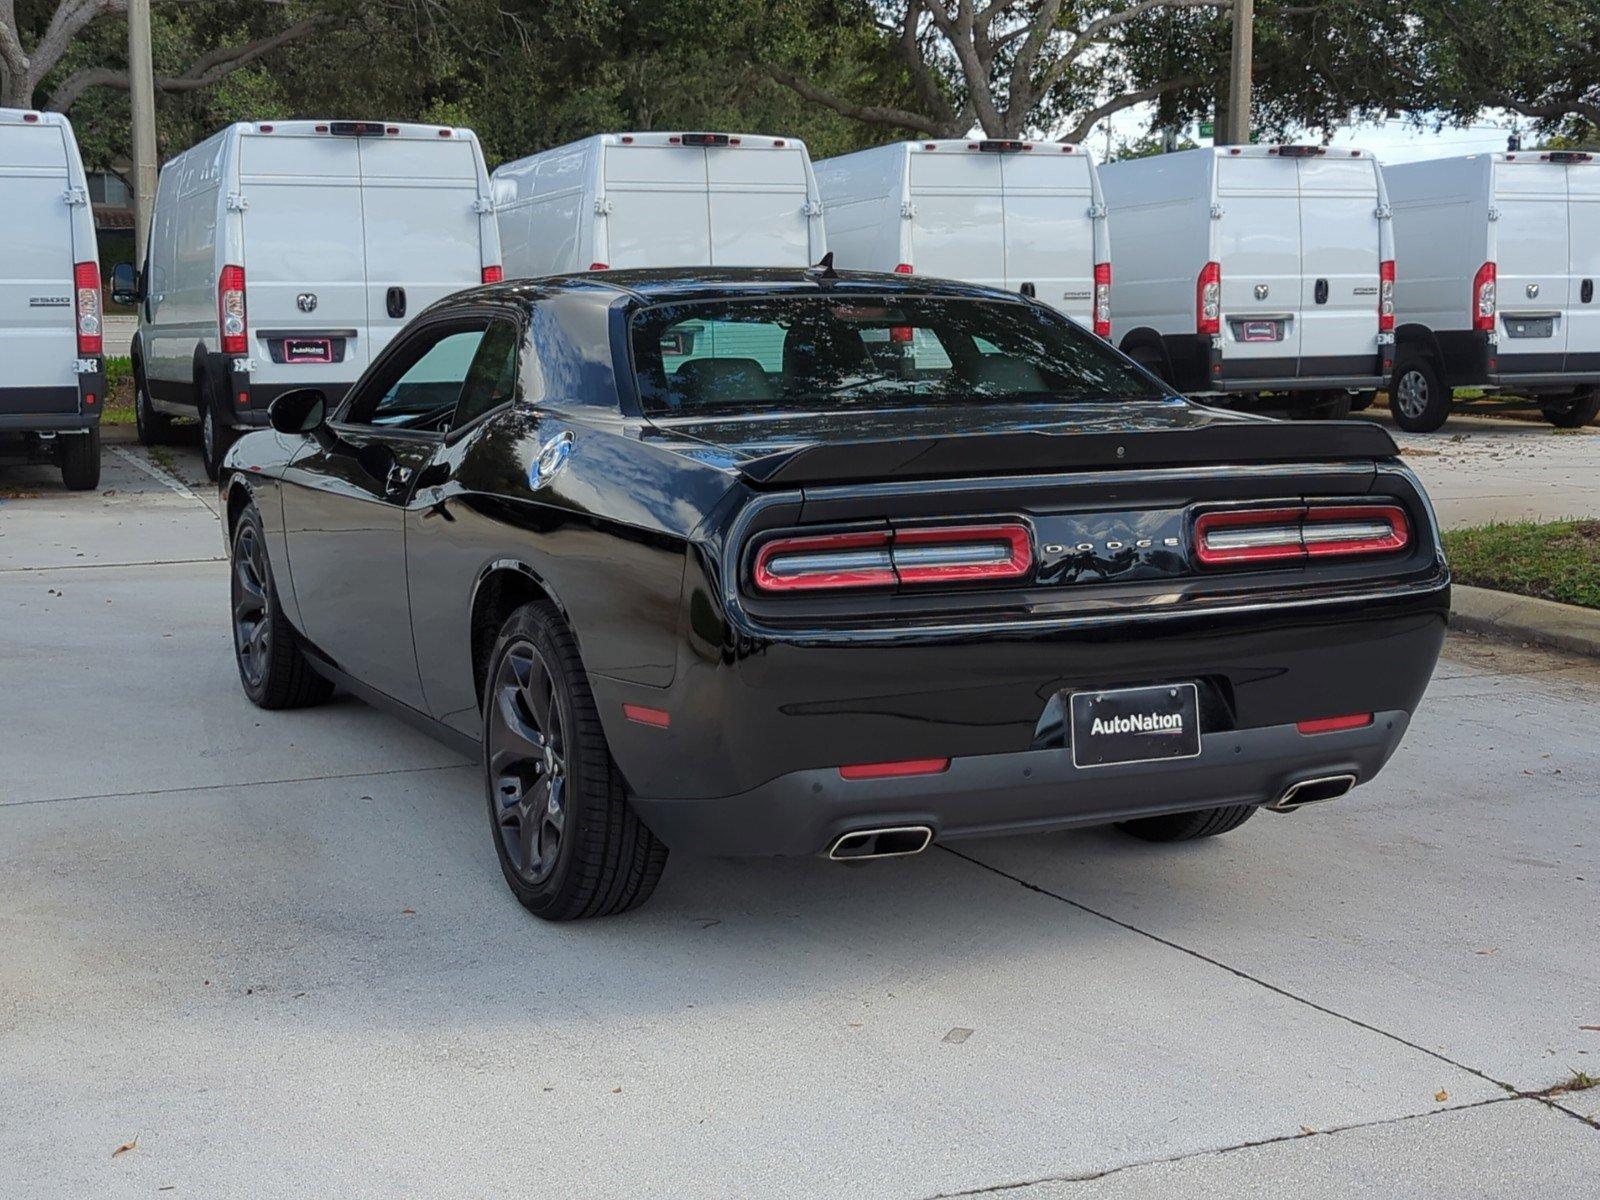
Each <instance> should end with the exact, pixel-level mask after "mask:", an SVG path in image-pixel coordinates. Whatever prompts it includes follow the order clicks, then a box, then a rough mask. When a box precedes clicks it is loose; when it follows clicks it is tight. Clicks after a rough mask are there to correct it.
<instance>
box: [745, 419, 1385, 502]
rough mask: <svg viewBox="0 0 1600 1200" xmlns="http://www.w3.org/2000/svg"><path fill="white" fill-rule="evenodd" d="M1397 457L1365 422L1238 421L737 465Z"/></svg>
mask: <svg viewBox="0 0 1600 1200" xmlns="http://www.w3.org/2000/svg"><path fill="white" fill-rule="evenodd" d="M1399 453H1400V450H1399V447H1397V446H1396V445H1395V443H1394V439H1393V438H1392V437H1390V436H1389V433H1388V431H1387V430H1385V429H1383V428H1382V427H1381V426H1378V425H1372V424H1369V423H1368V422H1365V421H1295V422H1292V423H1291V422H1287V421H1285V422H1277V421H1261V422H1256V421H1250V422H1244V421H1240V422H1237V423H1234V422H1226V423H1219V424H1215V425H1208V426H1205V427H1203V428H1199V429H1163V430H1152V431H1148V432H1143V433H1046V432H1042V431H1038V432H1027V433H995V434H968V435H958V436H948V437H930V438H906V439H884V440H876V441H860V442H829V443H820V444H818V445H814V446H800V447H797V448H795V449H792V450H780V451H777V452H775V453H772V454H764V455H762V456H761V457H759V458H753V459H751V460H749V461H748V462H745V463H741V464H740V465H739V471H740V473H741V474H742V475H743V476H744V477H745V479H747V480H748V481H749V482H750V483H752V484H755V485H756V486H758V487H783V486H790V485H794V484H802V483H852V482H860V481H870V480H879V479H948V478H952V477H957V476H969V475H997V474H1038V473H1053V472H1059V471H1080V470H1121V469H1124V468H1128V467H1187V466H1201V465H1228V464H1233V463H1267V462H1274V463H1276V462H1283V463H1289V462H1348V461H1352V460H1371V459H1379V458H1393V457H1395V456H1396V455H1398V454H1399Z"/></svg>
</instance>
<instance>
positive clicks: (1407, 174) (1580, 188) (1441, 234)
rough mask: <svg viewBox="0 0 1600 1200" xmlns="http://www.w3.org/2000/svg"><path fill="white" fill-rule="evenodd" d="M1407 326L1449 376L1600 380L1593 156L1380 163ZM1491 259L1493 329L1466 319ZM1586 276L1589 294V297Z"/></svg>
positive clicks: (1599, 170)
mask: <svg viewBox="0 0 1600 1200" xmlns="http://www.w3.org/2000/svg"><path fill="white" fill-rule="evenodd" d="M1386 175H1387V176H1388V178H1389V181H1390V198H1391V203H1392V204H1393V206H1394V213H1395V229H1396V237H1397V238H1398V239H1400V243H1401V252H1402V254H1403V256H1404V257H1403V262H1402V265H1401V267H1400V272H1399V278H1398V280H1397V282H1396V288H1395V299H1396V303H1397V305H1398V308H1399V317H1400V323H1401V326H1402V334H1404V333H1405V332H1407V327H1409V328H1410V329H1411V330H1412V331H1415V333H1416V334H1417V335H1418V336H1425V337H1426V338H1427V339H1428V340H1429V344H1430V345H1433V346H1435V347H1436V348H1437V352H1438V355H1439V358H1440V360H1441V366H1442V368H1443V370H1444V373H1445V376H1446V378H1447V381H1448V382H1450V383H1451V384H1452V385H1453V386H1462V385H1463V384H1472V383H1490V384H1497V383H1500V382H1502V381H1504V382H1514V381H1519V380H1520V381H1525V382H1532V381H1538V382H1542V383H1548V384H1552V385H1575V384H1577V383H1580V382H1585V381H1589V382H1592V381H1594V380H1595V379H1600V296H1597V295H1596V288H1597V286H1600V228H1597V222H1600V159H1597V158H1596V157H1594V156H1588V155H1583V154H1578V155H1576V156H1574V158H1573V160H1572V161H1561V160H1559V159H1556V158H1554V157H1553V156H1552V155H1551V154H1550V153H1548V152H1541V151H1510V152H1501V153H1494V154H1475V155H1467V156H1464V157H1460V158H1452V159H1437V160H1433V161H1429V162H1418V163H1406V164H1403V165H1401V166H1397V167H1390V168H1388V170H1387V171H1386ZM1485 263H1494V264H1495V274H1496V280H1495V285H1496V286H1495V292H1496V299H1497V303H1496V313H1495V321H1494V329H1493V331H1492V333H1490V334H1485V333H1484V332H1483V331H1475V330H1474V329H1473V320H1472V318H1473V304H1474V298H1473V280H1474V278H1475V277H1476V276H1477V273H1478V271H1479V269H1480V268H1481V267H1482V266H1483V264H1485ZM1585 281H1587V282H1588V288H1587V294H1588V297H1589V298H1588V299H1587V300H1585V299H1584V295H1585V291H1586V289H1585Z"/></svg>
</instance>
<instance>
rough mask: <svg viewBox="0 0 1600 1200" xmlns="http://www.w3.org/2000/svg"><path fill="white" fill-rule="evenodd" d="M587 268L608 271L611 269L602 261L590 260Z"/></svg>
mask: <svg viewBox="0 0 1600 1200" xmlns="http://www.w3.org/2000/svg"><path fill="white" fill-rule="evenodd" d="M589 270H591V271H609V270H611V268H610V266H608V265H607V264H606V263H603V262H592V263H590V264H589Z"/></svg>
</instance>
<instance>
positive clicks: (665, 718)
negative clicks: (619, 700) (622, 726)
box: [622, 704, 672, 729]
mask: <svg viewBox="0 0 1600 1200" xmlns="http://www.w3.org/2000/svg"><path fill="white" fill-rule="evenodd" d="M622 715H623V716H625V717H627V718H628V720H630V721H633V722H635V723H637V724H639V725H651V726H654V727H655V728H657V729H665V728H667V726H669V725H671V724H672V714H671V713H669V712H667V710H666V709H664V708H646V707H645V706H644V705H642V704H624V705H623V706H622Z"/></svg>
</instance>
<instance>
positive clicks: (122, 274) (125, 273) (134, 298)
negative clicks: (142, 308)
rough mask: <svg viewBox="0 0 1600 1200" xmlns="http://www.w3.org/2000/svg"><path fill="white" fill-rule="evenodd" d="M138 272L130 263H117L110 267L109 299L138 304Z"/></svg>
mask: <svg viewBox="0 0 1600 1200" xmlns="http://www.w3.org/2000/svg"><path fill="white" fill-rule="evenodd" d="M143 298H144V297H142V296H140V295H139V272H138V271H136V270H134V269H133V264H132V263H118V264H117V265H116V266H114V267H112V268H111V299H112V300H113V301H114V302H115V303H117V304H138V303H139V301H140V300H142V299H143Z"/></svg>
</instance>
